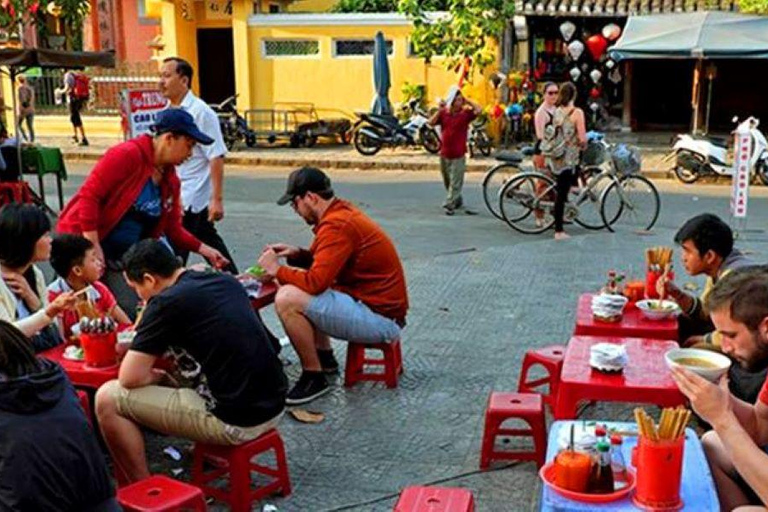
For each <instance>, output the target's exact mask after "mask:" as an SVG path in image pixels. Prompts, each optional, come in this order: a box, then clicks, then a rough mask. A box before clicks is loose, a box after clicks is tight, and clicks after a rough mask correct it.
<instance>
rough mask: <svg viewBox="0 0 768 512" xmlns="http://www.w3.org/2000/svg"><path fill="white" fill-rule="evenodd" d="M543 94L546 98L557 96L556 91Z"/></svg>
mask: <svg viewBox="0 0 768 512" xmlns="http://www.w3.org/2000/svg"><path fill="white" fill-rule="evenodd" d="M545 94H546V95H547V96H554V95H555V94H557V91H547V92H546V93H545Z"/></svg>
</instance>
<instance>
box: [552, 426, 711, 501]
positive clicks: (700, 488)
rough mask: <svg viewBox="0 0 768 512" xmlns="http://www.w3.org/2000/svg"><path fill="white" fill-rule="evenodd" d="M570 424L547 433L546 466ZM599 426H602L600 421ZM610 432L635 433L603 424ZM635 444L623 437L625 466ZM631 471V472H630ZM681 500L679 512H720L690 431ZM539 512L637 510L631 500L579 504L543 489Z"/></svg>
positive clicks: (696, 440) (632, 428)
mask: <svg viewBox="0 0 768 512" xmlns="http://www.w3.org/2000/svg"><path fill="white" fill-rule="evenodd" d="M572 423H574V422H573V421H556V422H554V423H553V424H552V427H551V428H550V430H549V440H548V442H547V462H550V461H552V460H553V459H554V458H555V455H557V452H558V450H559V449H560V440H561V439H564V438H565V437H567V432H569V431H570V428H571V424H572ZM599 423H600V424H603V423H604V422H602V421H600V422H599ZM605 424H606V425H607V427H608V429H609V430H612V429H615V430H618V431H625V432H626V431H635V432H636V431H637V426H636V424H635V423H613V422H605ZM636 444H637V437H636V436H629V435H625V436H624V442H623V443H622V445H621V447H622V450H621V451H622V454H623V455H624V460H625V461H626V463H627V464H628V465H630V461H631V460H632V456H631V453H632V448H634V447H635V445H636ZM630 469H634V468H631V466H630ZM680 496H681V498H682V499H683V508H682V510H690V511H694V510H695V511H696V512H708V511H713V512H716V511H719V510H720V504H719V502H718V500H717V491H716V490H715V482H714V480H713V479H712V473H711V472H710V470H709V464H707V458H706V456H705V455H704V450H703V449H702V446H701V442H700V441H699V438H698V437H697V436H696V432H694V431H693V430H692V429H690V428H689V429H686V431H685V452H684V455H683V480H682V484H681V486H680ZM541 510H542V511H546V512H554V511H563V512H564V511H571V510H572V511H582V510H583V511H587V510H598V511H609V510H610V511H612V512H613V511H616V512H619V511H629V510H632V511H635V510H640V509H639V508H638V507H637V506H636V505H634V504H633V503H632V498H631V496H627V497H626V498H624V499H622V500H619V501H614V502H611V503H604V504H598V503H581V502H578V501H574V500H570V499H568V498H564V497H563V496H560V495H559V494H558V493H556V492H555V491H553V490H552V489H550V488H549V487H547V486H546V485H542V491H541Z"/></svg>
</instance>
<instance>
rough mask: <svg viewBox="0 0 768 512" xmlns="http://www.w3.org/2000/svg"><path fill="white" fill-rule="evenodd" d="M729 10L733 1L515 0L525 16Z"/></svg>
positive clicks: (614, 14) (733, 4)
mask: <svg viewBox="0 0 768 512" xmlns="http://www.w3.org/2000/svg"><path fill="white" fill-rule="evenodd" d="M706 10H710V11H733V10H736V0H517V1H516V2H515V13H516V14H522V15H525V16H613V17H624V16H630V15H646V14H648V15H651V14H669V13H684V12H700V11H706Z"/></svg>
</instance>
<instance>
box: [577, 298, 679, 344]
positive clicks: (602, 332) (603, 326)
mask: <svg viewBox="0 0 768 512" xmlns="http://www.w3.org/2000/svg"><path fill="white" fill-rule="evenodd" d="M592 297H594V294H592V293H583V294H582V295H581V297H579V303H578V306H577V308H576V329H575V330H574V333H573V334H575V335H577V336H625V337H632V338H652V339H657V340H676V339H677V336H678V334H677V318H670V319H668V320H648V319H647V318H645V317H644V316H643V314H642V313H641V312H640V310H639V309H637V308H636V307H632V308H625V309H624V315H623V316H622V318H621V321H620V322H616V323H607V322H599V321H596V320H595V319H594V318H593V317H592Z"/></svg>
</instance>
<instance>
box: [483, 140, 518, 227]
mask: <svg viewBox="0 0 768 512" xmlns="http://www.w3.org/2000/svg"><path fill="white" fill-rule="evenodd" d="M524 153H525V150H524V151H523V153H518V152H516V151H499V152H498V153H496V156H495V158H496V160H498V161H499V162H500V163H497V164H496V165H494V166H493V167H491V168H490V169H489V170H488V172H486V173H485V176H484V177H483V201H484V202H485V206H486V208H488V210H489V211H490V212H491V214H492V215H493V216H494V217H496V218H497V219H499V220H504V217H503V216H502V214H501V210H500V209H499V199H498V198H499V193H500V192H501V189H502V188H503V187H504V185H506V183H507V181H509V179H510V178H511V177H512V176H514V175H516V174H518V173H519V172H520V164H521V163H522V162H523V154H524Z"/></svg>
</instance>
